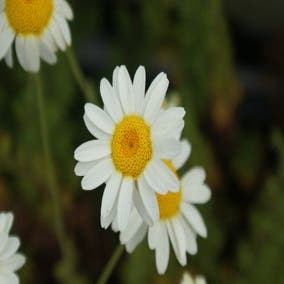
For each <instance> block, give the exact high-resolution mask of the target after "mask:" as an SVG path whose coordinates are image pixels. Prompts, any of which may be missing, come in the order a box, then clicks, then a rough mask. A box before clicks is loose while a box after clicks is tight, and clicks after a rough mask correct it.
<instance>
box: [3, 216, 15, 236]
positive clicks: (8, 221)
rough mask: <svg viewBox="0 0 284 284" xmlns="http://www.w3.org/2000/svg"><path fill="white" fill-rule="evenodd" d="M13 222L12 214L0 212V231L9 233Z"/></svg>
mask: <svg viewBox="0 0 284 284" xmlns="http://www.w3.org/2000/svg"><path fill="white" fill-rule="evenodd" d="M13 222H14V215H13V214H12V213H10V212H8V213H1V214H0V233H4V234H9V232H10V230H11V227H12V224H13Z"/></svg>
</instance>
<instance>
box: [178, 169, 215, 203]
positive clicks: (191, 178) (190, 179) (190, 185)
mask: <svg viewBox="0 0 284 284" xmlns="http://www.w3.org/2000/svg"><path fill="white" fill-rule="evenodd" d="M204 179H205V172H204V170H203V169H202V168H197V167H196V168H193V169H191V170H190V171H188V172H187V173H186V174H185V175H184V176H183V177H182V179H181V183H182V190H183V196H184V200H185V201H187V202H190V203H197V204H198V203H206V202H207V201H208V200H209V199H210V198H211V191H210V189H209V187H208V186H207V185H206V184H204V183H203V182H204Z"/></svg>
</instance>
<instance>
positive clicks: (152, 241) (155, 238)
mask: <svg viewBox="0 0 284 284" xmlns="http://www.w3.org/2000/svg"><path fill="white" fill-rule="evenodd" d="M163 227H164V225H163V224H161V223H160V222H156V223H155V224H154V225H153V226H151V227H149V231H148V245H149V248H150V249H155V248H157V246H158V243H159V242H160V239H161V234H164V230H163V229H164V228H163Z"/></svg>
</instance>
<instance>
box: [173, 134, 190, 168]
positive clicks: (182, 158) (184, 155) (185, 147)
mask: <svg viewBox="0 0 284 284" xmlns="http://www.w3.org/2000/svg"><path fill="white" fill-rule="evenodd" d="M190 152H191V145H190V143H189V142H188V141H187V140H186V139H184V140H182V141H181V150H180V152H179V154H178V155H177V156H176V157H174V158H173V159H172V163H173V165H174V166H175V168H176V169H177V170H178V169H180V168H181V167H182V166H183V165H184V164H185V162H186V161H187V159H188V157H189V155H190Z"/></svg>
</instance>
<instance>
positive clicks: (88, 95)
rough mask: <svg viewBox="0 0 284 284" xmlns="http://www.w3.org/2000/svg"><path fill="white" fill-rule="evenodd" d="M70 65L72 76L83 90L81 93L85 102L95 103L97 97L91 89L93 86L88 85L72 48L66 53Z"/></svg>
mask: <svg viewBox="0 0 284 284" xmlns="http://www.w3.org/2000/svg"><path fill="white" fill-rule="evenodd" d="M66 55H67V59H68V63H69V66H70V69H71V72H72V75H73V77H74V79H75V80H76V82H77V84H78V86H79V88H80V89H81V92H82V93H83V95H84V97H85V100H86V101H87V102H88V101H89V102H94V100H95V97H94V93H93V91H92V89H91V86H90V85H89V84H88V81H87V80H86V78H85V77H84V75H83V72H82V70H81V67H80V64H79V62H78V60H77V57H76V55H75V53H74V50H73V49H72V48H69V49H68V50H67V51H66Z"/></svg>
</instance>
